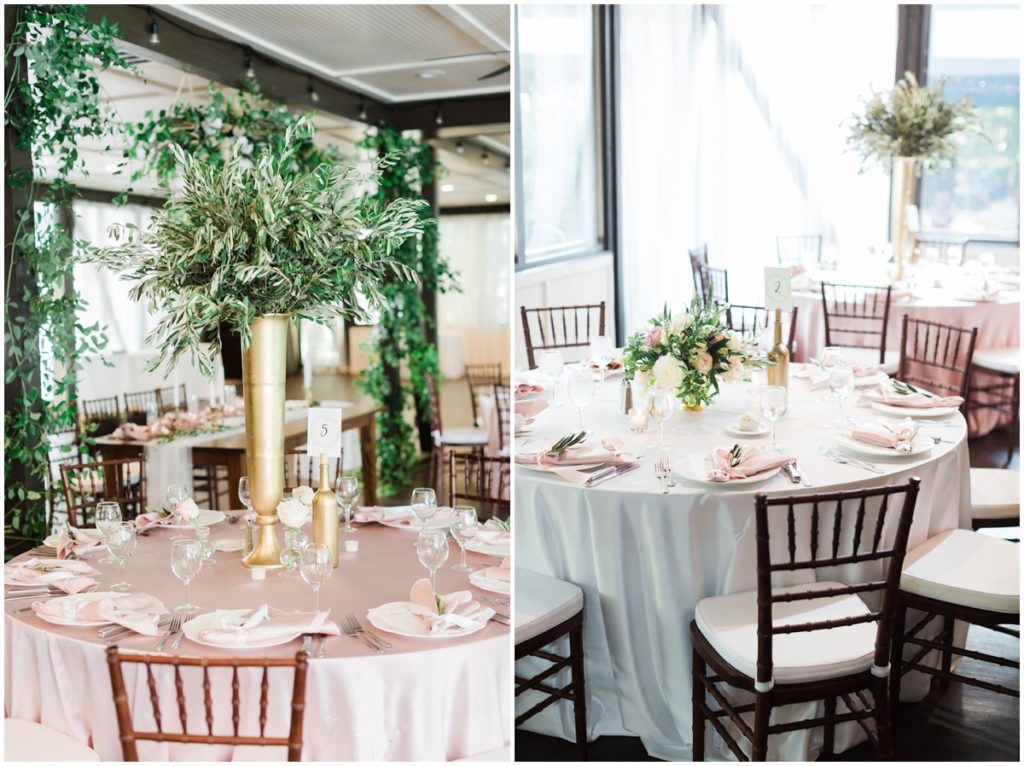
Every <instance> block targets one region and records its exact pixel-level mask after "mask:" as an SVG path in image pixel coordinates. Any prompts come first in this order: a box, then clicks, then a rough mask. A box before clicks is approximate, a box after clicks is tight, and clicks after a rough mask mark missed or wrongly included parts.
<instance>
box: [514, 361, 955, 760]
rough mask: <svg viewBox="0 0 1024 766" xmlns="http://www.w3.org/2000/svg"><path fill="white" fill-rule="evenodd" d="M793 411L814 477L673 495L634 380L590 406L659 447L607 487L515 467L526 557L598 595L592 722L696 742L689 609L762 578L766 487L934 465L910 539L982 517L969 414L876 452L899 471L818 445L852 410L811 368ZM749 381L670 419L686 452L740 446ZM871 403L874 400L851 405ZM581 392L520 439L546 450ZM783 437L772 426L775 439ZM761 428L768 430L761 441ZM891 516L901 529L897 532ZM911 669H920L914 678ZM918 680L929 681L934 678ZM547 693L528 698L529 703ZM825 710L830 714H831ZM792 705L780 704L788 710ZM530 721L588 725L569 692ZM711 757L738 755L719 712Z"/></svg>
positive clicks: (519, 537) (590, 618) (592, 644)
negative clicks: (761, 499) (823, 388)
mask: <svg viewBox="0 0 1024 766" xmlns="http://www.w3.org/2000/svg"><path fill="white" fill-rule="evenodd" d="M789 388H790V397H791V404H790V409H789V413H788V414H787V415H786V417H785V418H784V419H783V420H782V421H781V422H780V423H779V426H778V440H779V443H780V444H781V445H782V446H784V447H786V448H787V452H790V453H791V454H794V455H795V456H796V457H797V458H798V460H799V462H800V466H801V468H802V469H803V471H804V473H805V474H806V475H807V477H808V478H809V480H810V481H811V482H812V483H813V484H814V487H812V488H811V489H806V490H801V489H800V488H798V487H796V486H795V485H793V484H791V483H790V482H789V481H788V480H787V479H784V478H783V477H782V476H781V475H780V476H778V477H776V478H774V479H771V480H769V481H767V482H765V483H763V484H756V485H753V486H749V485H748V486H747V487H745V488H744V487H734V488H728V487H723V488H711V489H709V488H707V487H705V486H701V485H695V484H690V483H688V482H686V481H684V480H680V481H679V483H678V485H677V486H676V488H675V489H672V490H670V492H669V494H667V495H666V494H661V492H660V489H659V488H658V486H657V480H656V478H655V477H654V473H653V467H652V464H653V460H654V457H653V454H654V453H653V447H654V445H655V444H656V443H657V439H658V436H657V426H656V425H655V426H654V427H653V429H652V430H651V431H650V432H648V433H646V434H632V433H630V432H629V431H628V430H627V427H626V416H624V415H619V414H617V413H616V411H615V409H616V408H615V404H614V403H612V401H611V398H612V396H615V397H617V395H618V388H617V387H611V388H610V389H609V390H608V391H607V392H606V394H605V397H606V398H605V400H604V401H595V402H594V403H592V404H591V405H590V406H589V407H588V408H586V410H585V411H584V420H585V424H586V426H587V428H588V429H592V430H593V431H594V432H595V434H596V435H597V436H599V437H604V436H610V435H618V436H621V437H622V438H623V439H624V440H625V446H626V448H627V449H629V450H633V451H636V452H639V453H646V457H645V458H644V460H643V465H642V466H641V467H640V468H638V469H637V470H635V471H633V472H632V473H628V474H625V475H623V476H621V477H618V478H616V479H614V480H612V481H609V482H607V483H605V484H603V485H601V486H599V487H595V488H593V489H583V488H581V487H578V486H574V485H570V484H568V483H566V482H564V481H562V480H561V479H559V478H557V477H555V476H553V475H552V474H548V473H540V472H538V471H535V470H530V469H524V468H523V467H522V466H517V474H516V480H515V506H514V507H515V530H516V565H517V567H524V568H527V569H532V570H535V571H537V572H541V573H544V574H549V575H552V576H555V577H559V578H561V579H564V580H568V581H570V582H573V583H576V584H577V585H579V586H581V587H582V588H583V591H584V596H585V622H584V646H585V649H584V651H585V656H586V682H587V688H588V692H589V697H590V699H589V704H588V708H587V717H588V725H589V727H590V732H589V734H590V737H591V738H595V737H598V736H602V735H627V734H628V735H633V736H639V737H640V738H641V739H642V741H643V744H644V747H645V748H646V749H647V751H648V752H649V753H650V754H651V755H653V756H655V757H658V758H665V759H672V760H689V759H690V757H691V745H692V737H691V726H692V717H691V684H690V673H691V667H690V656H691V648H690V641H689V637H688V630H689V623H690V621H691V619H693V613H694V608H695V606H696V603H697V601H698V600H699V599H701V598H704V597H706V596H714V595H722V594H728V593H734V592H738V591H749V590H754V589H756V579H755V575H756V555H755V548H754V500H753V493H754V492H755V491H758V490H764V491H767V492H769V493H773V492H785V493H798V492H801V491H803V492H822V491H826V490H833V489H854V488H859V487H866V486H871V485H879V484H896V483H903V482H905V481H906V480H907V478H909V477H910V476H913V475H916V476H920V477H921V479H922V485H921V493H920V496H919V498H918V503H917V509H916V513H915V516H914V523H913V526H912V528H911V532H910V545H911V546H913V545H915V544H917V543H920V542H922V541H924V540H925V539H926V538H928V537H930V536H932V535H934V534H936V533H938V532H940V531H942V530H944V529H949V528H953V527H958V526H959V527H966V526H968V524H969V516H970V513H969V509H970V496H969V493H970V483H969V473H968V470H969V462H968V454H967V444H966V440H965V438H964V437H965V432H966V429H965V425H964V422H963V418H961V417H960V416H959V415H955V416H954V418H953V420H954V421H955V425H954V426H952V427H942V428H940V427H932V428H926V429H924V430H925V431H927V432H930V433H934V434H936V435H938V436H940V437H941V438H943V439H949V440H952V441H953V442H954V443H952V444H939V445H937V446H936V447H935V448H934V449H932V450H931V451H930V452H929V453H928V454H926V455H925V456H923V457H920V458H911V459H903V460H892V461H887V460H886V459H883V458H879V459H870V460H871V462H874V463H876V464H878V465H879V466H880V467H882V468H883V469H884V470H885V472H886V473H885V475H875V474H871V473H869V472H867V471H865V470H863V469H860V468H853V467H850V466H846V465H838V464H835V463H832V462H830V461H829V460H827V459H826V458H825V457H824V456H822V455H820V454H819V453H818V447H819V445H827V444H830V443H831V442H832V440H833V436H834V434H833V432H832V431H829V430H826V429H825V427H824V425H823V424H824V423H826V422H828V421H829V420H830V419H831V418H834V417H835V416H836V414H837V411H836V408H835V405H834V404H833V403H831V402H822V403H815V401H814V400H815V399H816V398H820V397H823V396H824V394H823V393H819V392H817V391H815V392H809V391H808V390H807V389H808V386H807V383H806V382H805V381H803V380H797V379H791V380H790V387H789ZM748 389H749V385H748V384H727V385H726V386H724V387H723V391H722V395H721V397H720V398H719V400H718V401H717V402H716V403H715V404H714V405H712V406H711V407H710V408H709V409H707V410H705V411H704V412H695V413H693V412H678V413H677V414H676V415H674V416H673V418H672V419H671V420H670V421H669V422H668V424H667V425H666V434H665V438H666V442H667V443H668V444H670V446H671V456H672V460H673V465H674V466H678V465H680V464H681V463H682V461H683V459H684V457H683V455H684V454H685V453H688V452H702V451H708V450H710V449H711V448H712V447H716V446H726V447H728V446H731V445H732V444H734V443H735V442H736V441H737V439H736V438H735V437H733V436H729V435H728V434H726V433H725V432H724V431H723V426H724V425H725V424H726V423H727V422H730V421H735V420H736V418H737V416H738V415H739V414H740V413H742V412H744V411H746V410H747V409H748V407H749V405H750V404H751V403H752V399H751V397H750V395H749V391H748ZM849 412H850V413H852V414H855V415H856V416H858V417H866V416H868V415H869V411H868V410H867V409H864V408H857V409H856V410H853V409H852V408H851V409H850V410H849ZM577 426H578V421H577V411H576V408H575V407H573V406H572V405H566V406H564V407H561V408H549V409H548V410H546V411H545V412H543V413H541V414H540V415H539V416H538V417H537V421H536V424H535V426H534V431H535V433H534V435H532V436H531V437H530V439H531V441H527V442H525V444H524V441H523V439H519V440H517V448H518V449H520V450H529V449H536V448H538V446H539V445H540V444H541V443H542V442H543V441H544V440H545V439H546V438H552V437H558V436H562V435H564V434H566V433H568V432H570V431H573V430H576V428H577ZM766 439H767V437H764V439H762V440H761V441H762V443H766V441H765V440H766ZM751 441H754V440H751ZM890 526H891V525H887V527H886V532H887V534H888V533H889V532H890ZM908 680H910V678H909V677H908ZM913 687H914V684H908V685H907V692H908V694H909V695H913V694H914V693H915V692H916V693H918V694H920V693H921V690H922V687H921V685H920V684H917V688H916V689H915V688H913ZM535 701H536V700H535V699H533V698H531V697H530V696H529V695H528V694H524V695H522V696H521V697H520V698H519V699H518V700H517V711H518V712H521V711H522V710H523V709H524V708H525V707H527V706H529V705H530V704H533V703H534V702H535ZM814 707H815V706H814V705H813V704H811V705H805V706H794V708H792V709H788V710H787V711H786V714H788V715H789V716H793V717H806V716H809V715H810V714H812V713H814ZM820 712H821V711H820V710H819V711H818V712H817V714H820ZM773 720H777V719H773ZM525 728H528V729H531V730H534V731H539V732H542V733H545V734H551V735H555V736H562V737H565V738H566V739H570V740H571V739H573V737H574V735H573V726H572V714H571V707H570V706H569V705H558V706H553V707H552V708H549V710H547V711H545V712H544V713H542V714H541V715H540V716H538V717H536V718H534V719H532V720H531V721H528V722H527V723H526V724H525ZM860 739H863V733H862V732H861V731H860V729H859V727H857V726H856V724H850V725H849V726H844V727H840V730H839V731H838V732H837V739H836V746H837V748H839V749H844V748H846V747H849V746H850V745H851V744H852V743H853V742H855V741H858V740H860ZM769 741H770V747H771V748H772V749H771V750H770V752H769V757H770V758H782V759H787V760H808V759H813V758H814V757H815V756H816V754H817V752H818V748H819V747H820V742H821V734H820V731H819V732H817V733H816V734H815V735H813V738H812V735H811V734H809V733H806V732H795V733H790V734H785V735H777V736H773V737H771V738H770V740H769ZM707 742H708V745H707V748H708V756H709V757H712V756H713V755H715V753H714V752H713V751H714V750H715V749H716V748H717V749H718V750H719V757H727V751H726V749H725V747H724V746H722V745H721V743H720V742H719V741H718V738H717V735H715V734H713V733H712V730H711V729H710V727H709V733H708V740H707Z"/></svg>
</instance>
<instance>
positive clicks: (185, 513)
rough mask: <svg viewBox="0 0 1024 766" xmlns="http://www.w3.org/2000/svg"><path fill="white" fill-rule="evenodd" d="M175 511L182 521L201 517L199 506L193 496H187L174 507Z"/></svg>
mask: <svg viewBox="0 0 1024 766" xmlns="http://www.w3.org/2000/svg"><path fill="white" fill-rule="evenodd" d="M174 512H175V513H176V514H177V515H178V516H179V517H180V518H181V520H182V521H195V520H196V519H198V518H199V506H198V505H196V501H195V500H193V499H192V498H191V497H186V498H185V499H184V500H182V501H181V502H180V503H178V504H177V505H176V506H175V507H174Z"/></svg>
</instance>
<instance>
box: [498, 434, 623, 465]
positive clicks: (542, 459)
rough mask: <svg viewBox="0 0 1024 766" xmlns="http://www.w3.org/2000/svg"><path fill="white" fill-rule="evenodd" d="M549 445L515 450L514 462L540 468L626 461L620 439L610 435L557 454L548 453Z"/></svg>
mask: <svg viewBox="0 0 1024 766" xmlns="http://www.w3.org/2000/svg"><path fill="white" fill-rule="evenodd" d="M548 449H550V447H548V448H545V449H542V450H539V451H537V452H517V453H516V462H517V463H519V464H520V465H529V466H535V467H540V468H545V467H547V468H559V467H567V466H576V465H596V464H597V463H628V462H630V461H629V460H628V459H627V458H625V457H624V453H623V452H622V440H621V439H618V438H615V437H612V438H609V439H602V440H601V441H600V443H599V444H595V443H586V442H584V443H583V444H581V445H579V446H578V447H570V448H569V449H567V450H566V451H565V452H562V453H561V454H559V455H549V454H548Z"/></svg>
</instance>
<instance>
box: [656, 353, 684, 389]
mask: <svg viewBox="0 0 1024 766" xmlns="http://www.w3.org/2000/svg"><path fill="white" fill-rule="evenodd" d="M651 374H652V375H653V376H654V380H655V381H656V382H657V384H658V385H659V386H661V387H662V388H670V389H672V390H673V391H674V390H675V389H677V388H679V385H680V384H681V383H682V382H683V365H682V364H681V363H680V362H679V360H678V359H674V358H673V357H671V356H668V355H666V356H663V357H661V358H660V359H659V360H658V361H657V362H655V363H654V367H652V368H651Z"/></svg>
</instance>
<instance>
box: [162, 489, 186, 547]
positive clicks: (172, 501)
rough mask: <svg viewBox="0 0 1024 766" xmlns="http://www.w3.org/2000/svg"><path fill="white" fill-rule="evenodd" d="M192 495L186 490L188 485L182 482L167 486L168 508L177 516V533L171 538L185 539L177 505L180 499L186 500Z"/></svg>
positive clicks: (180, 501)
mask: <svg viewBox="0 0 1024 766" xmlns="http://www.w3.org/2000/svg"><path fill="white" fill-rule="evenodd" d="M191 496H192V493H191V492H189V491H188V487H186V486H185V485H184V484H172V485H171V486H169V487H168V488H167V506H168V508H170V510H171V513H173V514H174V515H175V516H177V517H178V534H176V535H175V536H174V537H172V538H171V540H187V539H188V538H187V537H185V535H183V534H182V533H181V514H180V513H178V506H179V505H181V503H182V501H184V500H187V499H188V498H189V497H191Z"/></svg>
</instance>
